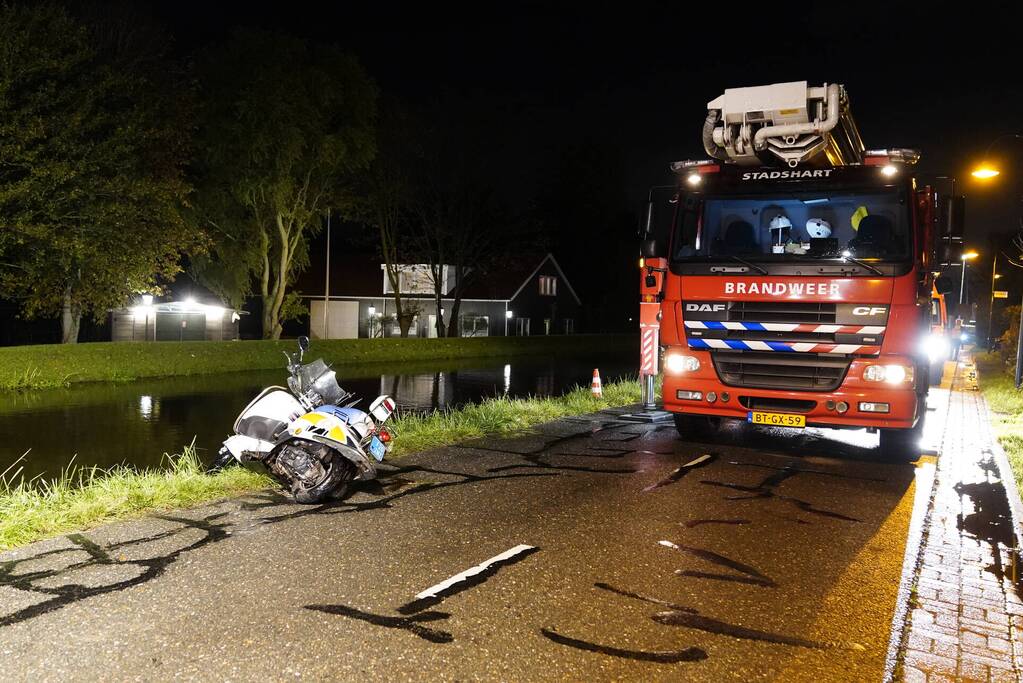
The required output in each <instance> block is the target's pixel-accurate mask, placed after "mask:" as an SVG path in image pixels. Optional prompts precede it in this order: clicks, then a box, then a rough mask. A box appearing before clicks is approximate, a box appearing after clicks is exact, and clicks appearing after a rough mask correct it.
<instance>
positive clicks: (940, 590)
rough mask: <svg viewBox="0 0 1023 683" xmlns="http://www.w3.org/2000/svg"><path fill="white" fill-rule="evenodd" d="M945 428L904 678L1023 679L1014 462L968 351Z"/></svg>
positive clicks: (930, 682)
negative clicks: (1006, 482) (1012, 502)
mask: <svg viewBox="0 0 1023 683" xmlns="http://www.w3.org/2000/svg"><path fill="white" fill-rule="evenodd" d="M943 431H944V435H943V437H942V445H941V452H940V457H939V459H938V470H937V478H936V484H935V491H934V500H933V505H932V508H931V511H930V516H929V518H928V520H927V523H926V526H925V528H924V534H925V537H924V539H923V541H922V556H921V558H920V566H919V577H918V580H917V584H916V595H915V599H914V601H913V602H912V603H911V607H912V612H911V615H910V620H909V624H908V626H907V633H906V637H905V640H904V641H903V642H904V647H905V650H904V659H903V666H902V674H903V680H905V681H907V682H908V683H916V682H917V681H919V682H923V681H927V682H928V683H934V682H935V681H952V680H958V681H1019V680H1021V677H1020V674H1021V672H1023V638H1021V633H1023V602H1021V599H1020V595H1019V593H1018V592H1017V590H1016V589H1015V588H1014V587H1013V585H1012V580H1011V577H1012V575H1013V571H1014V569H1015V568H1014V567H1013V565H1012V560H1013V558H1012V555H1013V551H1012V547H1013V546H1014V540H1013V539H1014V533H1013V528H1012V524H1013V521H1012V513H1011V512H1010V507H1009V503H1008V499H1007V497H1006V492H1005V491H1006V489H1005V487H1004V486H1003V483H1002V474H1001V469H1002V467H1007V465H1006V461H1005V458H1004V455H1002V454H1001V452H1000V451H999V450H998V446H997V445H996V442H995V439H994V435H993V434H992V432H991V424H990V420H989V416H988V411H987V407H986V404H985V403H984V400H983V398H982V397H981V395H980V393H979V392H978V391H977V388H976V370H975V368H974V366H973V365H972V363H970V362H968V361H965V362H963V363H960V366H959V369H958V373H957V375H956V379H955V380H954V382H953V387H952V391H951V392H950V394H949V406H948V418H947V420H946V421H945V424H944V428H943ZM1004 476H1005V477H1006V478H1007V479H1010V480H1011V475H1010V473H1009V472H1005V473H1004ZM1008 488H1009V491H1010V494H1009V495H1017V494H1016V493H1015V487H1014V486H1013V485H1011V484H1010V486H1009V487H1008ZM1017 585H1019V584H1018V583H1017Z"/></svg>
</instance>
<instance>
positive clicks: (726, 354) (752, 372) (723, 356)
mask: <svg viewBox="0 0 1023 683" xmlns="http://www.w3.org/2000/svg"><path fill="white" fill-rule="evenodd" d="M711 359H712V360H713V362H714V369H715V370H716V371H717V374H718V377H719V378H721V381H722V382H723V383H725V384H727V385H729V386H733V387H751V388H755V389H784V390H789V391H833V390H835V389H837V388H838V387H839V385H841V384H842V380H843V379H844V378H845V373H846V372H848V370H849V364H850V362H851V360H850V359H849V358H847V357H843V356H829V355H827V354H816V353H814V354H809V353H807V354H797V353H773V352H766V353H759V352H755V351H713V352H711Z"/></svg>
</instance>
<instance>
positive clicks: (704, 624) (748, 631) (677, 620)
mask: <svg viewBox="0 0 1023 683" xmlns="http://www.w3.org/2000/svg"><path fill="white" fill-rule="evenodd" d="M651 619H653V620H654V621H656V622H657V623H658V624H663V625H665V626H681V627H684V628H692V629H696V630H698V631H705V632H706V633H715V634H718V635H724V636H731V637H732V638H739V639H741V640H758V641H761V642H765V643H775V644H778V645H791V646H795V647H805V648H810V649H815V650H823V649H827V648H832V647H841V646H840V645H837V644H831V643H822V642H818V641H815V640H807V639H805V638H797V637H795V636H786V635H783V634H780V633H770V632H768V631H760V630H757V629H752V628H746V627H744V626H736V625H735V624H729V623H726V622H724V621H718V620H717V619H711V618H710V617H705V616H702V615H700V614H693V613H692V612H680V611H678V610H671V611H669V612H658V613H657V614H655V615H654V616H652V617H651ZM854 649H862V648H854Z"/></svg>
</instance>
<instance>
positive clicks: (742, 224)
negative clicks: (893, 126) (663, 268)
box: [672, 188, 913, 262]
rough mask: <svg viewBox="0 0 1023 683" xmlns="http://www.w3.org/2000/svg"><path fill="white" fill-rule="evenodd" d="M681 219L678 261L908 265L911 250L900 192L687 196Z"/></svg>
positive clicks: (674, 249) (676, 240) (680, 205)
mask: <svg viewBox="0 0 1023 683" xmlns="http://www.w3.org/2000/svg"><path fill="white" fill-rule="evenodd" d="M678 214H679V215H678V216H677V218H676V227H675V236H674V240H673V243H672V252H673V253H672V256H673V258H674V260H676V261H707V260H717V259H720V258H725V259H731V258H733V257H738V258H740V259H743V260H747V261H762V262H787V261H797V262H798V261H804V260H813V259H822V258H823V259H834V258H842V257H843V256H851V257H852V258H854V259H867V260H871V261H873V260H877V261H906V260H908V259H909V258H910V256H911V254H912V251H913V249H912V235H911V232H910V228H909V211H908V207H907V205H906V201H905V194H904V193H903V192H900V191H899V190H898V189H896V188H892V189H890V190H876V189H874V190H870V191H866V192H853V191H834V192H832V191H828V192H821V191H803V192H799V191H796V192H789V193H785V194H779V193H772V194H770V195H763V194H761V195H752V194H751V195H727V196H720V195H719V196H714V195H710V196H705V197H700V196H698V195H689V196H683V197H680V201H679V203H678Z"/></svg>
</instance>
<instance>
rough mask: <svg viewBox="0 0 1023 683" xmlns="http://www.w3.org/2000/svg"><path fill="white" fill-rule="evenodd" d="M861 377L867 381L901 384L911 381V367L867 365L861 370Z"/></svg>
mask: <svg viewBox="0 0 1023 683" xmlns="http://www.w3.org/2000/svg"><path fill="white" fill-rule="evenodd" d="M863 379H865V380H867V381H868V382H887V383H888V384H902V383H903V382H912V381H913V368H911V367H908V366H905V365H868V366H867V369H866V370H864V371H863Z"/></svg>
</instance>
